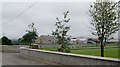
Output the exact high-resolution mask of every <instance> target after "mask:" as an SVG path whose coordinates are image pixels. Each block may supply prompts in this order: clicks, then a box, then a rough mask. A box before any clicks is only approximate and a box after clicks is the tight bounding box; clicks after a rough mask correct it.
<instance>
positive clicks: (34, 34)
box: [18, 23, 38, 45]
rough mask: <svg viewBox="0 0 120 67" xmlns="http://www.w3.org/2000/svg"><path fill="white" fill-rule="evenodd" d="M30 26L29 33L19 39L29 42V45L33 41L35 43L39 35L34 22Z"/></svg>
mask: <svg viewBox="0 0 120 67" xmlns="http://www.w3.org/2000/svg"><path fill="white" fill-rule="evenodd" d="M28 27H29V30H26V32H27V33H26V34H25V35H23V37H22V38H19V39H18V40H19V41H21V42H23V43H29V45H31V44H32V43H35V40H36V39H37V37H38V35H37V30H36V28H35V27H34V23H31V24H29V25H28Z"/></svg>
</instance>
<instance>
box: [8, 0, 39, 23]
mask: <svg viewBox="0 0 120 67" xmlns="http://www.w3.org/2000/svg"><path fill="white" fill-rule="evenodd" d="M36 3H37V2H35V3H33V4H32V5H30V6H29V7H28V8H27V9H25V10H24V11H22V12H21V13H20V14H18V15H17V16H15V17H14V18H13V19H11V20H10V21H9V22H12V21H13V20H15V19H16V18H18V17H19V16H21V15H22V14H24V13H25V12H26V11H27V10H29V9H30V8H32V7H33V6H34V5H35V4H36Z"/></svg>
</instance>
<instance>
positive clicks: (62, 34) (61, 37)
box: [52, 11, 70, 52]
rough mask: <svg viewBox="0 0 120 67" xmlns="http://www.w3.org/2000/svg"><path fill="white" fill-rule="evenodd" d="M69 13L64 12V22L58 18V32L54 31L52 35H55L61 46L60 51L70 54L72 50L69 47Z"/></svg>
mask: <svg viewBox="0 0 120 67" xmlns="http://www.w3.org/2000/svg"><path fill="white" fill-rule="evenodd" d="M68 13H69V11H67V12H64V16H63V20H60V19H59V18H56V20H57V21H56V24H55V26H56V30H55V31H52V35H54V36H55V37H56V39H57V43H58V44H59V45H61V48H59V49H58V50H59V51H61V52H70V48H69V47H68V45H69V41H70V36H68V35H67V33H68V31H69V30H70V26H68V25H67V23H68V22H69V21H70V18H67V15H68Z"/></svg>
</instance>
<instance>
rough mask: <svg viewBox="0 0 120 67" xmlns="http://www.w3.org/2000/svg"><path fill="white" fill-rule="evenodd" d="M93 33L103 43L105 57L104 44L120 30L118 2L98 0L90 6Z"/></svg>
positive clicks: (102, 54)
mask: <svg viewBox="0 0 120 67" xmlns="http://www.w3.org/2000/svg"><path fill="white" fill-rule="evenodd" d="M90 7H91V9H90V10H89V12H90V16H91V17H92V22H91V25H92V26H93V28H92V29H93V30H95V31H93V32H92V34H93V35H96V36H98V38H99V40H100V44H101V57H104V46H105V44H106V41H107V40H109V39H111V37H112V35H113V34H114V33H116V32H117V31H118V30H119V25H120V23H119V22H118V18H119V17H118V10H117V8H118V3H117V2H113V1H109V0H107V1H104V0H97V1H96V2H94V4H93V5H91V6H90Z"/></svg>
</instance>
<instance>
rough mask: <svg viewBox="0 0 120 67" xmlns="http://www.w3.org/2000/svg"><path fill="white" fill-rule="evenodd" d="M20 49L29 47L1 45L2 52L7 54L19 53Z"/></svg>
mask: <svg viewBox="0 0 120 67" xmlns="http://www.w3.org/2000/svg"><path fill="white" fill-rule="evenodd" d="M20 47H27V45H12V46H11V45H0V50H1V51H2V52H7V53H19V52H20Z"/></svg>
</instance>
